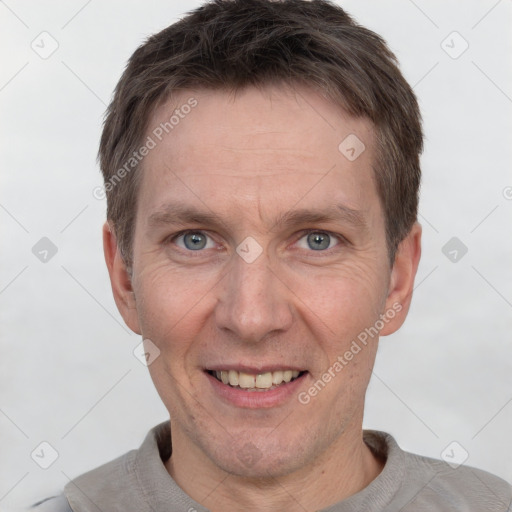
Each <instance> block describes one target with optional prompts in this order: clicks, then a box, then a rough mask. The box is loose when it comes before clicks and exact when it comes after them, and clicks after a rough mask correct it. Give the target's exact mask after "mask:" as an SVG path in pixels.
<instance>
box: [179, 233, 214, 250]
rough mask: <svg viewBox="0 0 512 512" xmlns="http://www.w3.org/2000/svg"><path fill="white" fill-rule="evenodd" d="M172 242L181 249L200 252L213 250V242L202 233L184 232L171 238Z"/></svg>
mask: <svg viewBox="0 0 512 512" xmlns="http://www.w3.org/2000/svg"><path fill="white" fill-rule="evenodd" d="M173 242H175V243H176V245H177V246H178V247H181V248H182V249H187V250H189V251H200V250H201V249H213V248H214V247H215V244H214V242H213V241H212V240H211V239H210V237H209V236H208V235H206V234H205V233H204V232H203V231H185V232H183V233H179V234H178V235H176V236H175V237H174V238H173Z"/></svg>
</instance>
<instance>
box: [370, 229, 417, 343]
mask: <svg viewBox="0 0 512 512" xmlns="http://www.w3.org/2000/svg"><path fill="white" fill-rule="evenodd" d="M420 256H421V225H420V224H419V223H418V222H416V223H414V225H413V227H412V228H411V231H409V234H408V235H407V236H406V237H405V238H404V239H403V240H402V241H401V242H400V244H399V245H398V248H397V251H396V255H395V262H394V264H393V269H392V270H391V276H390V280H389V289H388V296H387V299H386V305H385V310H384V311H383V314H384V315H386V316H387V318H389V321H388V322H387V323H386V324H385V326H384V328H383V329H382V330H381V332H380V335H381V336H387V335H388V334H392V333H394V332H395V331H397V330H398V329H399V328H400V327H401V326H402V324H403V323H404V321H405V319H406V317H407V313H408V312H409V306H410V305H411V299H412V292H413V288H414V278H415V277H416V271H417V270H418V265H419V262H420ZM391 312H392V314H388V313H391Z"/></svg>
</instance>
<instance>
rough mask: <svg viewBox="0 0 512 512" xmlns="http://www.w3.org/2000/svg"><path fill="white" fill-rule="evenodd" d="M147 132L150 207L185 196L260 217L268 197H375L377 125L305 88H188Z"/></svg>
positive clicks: (368, 201)
mask: <svg viewBox="0 0 512 512" xmlns="http://www.w3.org/2000/svg"><path fill="white" fill-rule="evenodd" d="M146 136H147V137H151V138H152V139H153V140H154V142H155V147H154V149H152V150H151V151H150V152H149V154H148V155H147V156H146V157H145V159H144V161H143V179H142V186H141V190H140V196H139V197H140V204H141V207H142V208H144V209H146V210H150V209H157V208H159V207H161V206H162V205H163V204H165V203H166V202H168V201H169V200H172V199H173V198H174V199H180V200H183V199H184V198H188V199H189V200H191V201H193V202H195V203H197V205H198V206H199V205H201V203H202V207H203V209H205V207H206V208H207V209H210V210H216V209H222V208H227V207H228V206H229V204H232V205H233V206H236V207H238V208H239V207H244V205H245V206H247V205H248V204H254V205H257V207H258V212H259V213H258V214H259V216H260V217H262V218H263V217H264V215H265V214H266V211H264V210H265V207H264V206H265V204H264V203H265V201H269V202H271V203H272V209H274V210H275V209H279V208H281V209H289V208H290V207H291V206H293V205H295V204H297V205H298V203H299V202H300V203H301V204H300V206H301V207H304V206H306V205H308V204H313V203H314V204H315V205H316V206H318V205H321V204H322V203H325V202H329V203H330V204H331V206H332V205H334V204H336V203H340V202H341V203H343V204H344V205H346V206H348V207H349V208H353V209H371V208H372V207H373V206H374V203H375V202H377V203H378V199H377V195H376V189H375V185H374V180H373V173H374V171H373V157H374V156H373V155H374V133H373V127H372V125H371V123H370V122H369V121H368V120H365V119H356V118H353V117H351V116H349V115H348V114H347V113H346V112H345V111H344V110H343V109H342V108H341V107H339V106H337V105H335V104H334V103H332V102H331V101H329V100H326V99H325V98H323V97H321V96H320V95H319V94H317V93H315V92H313V91H311V90H309V89H306V88H294V89H291V88H288V87H277V86H275V87H266V88H263V89H259V88H247V89H244V90H242V91H238V92H237V93H236V94H232V93H229V92H225V91H205V90H198V91H182V92H181V93H180V94H179V95H177V96H174V97H173V98H172V99H171V100H169V101H167V102H166V103H164V104H162V105H160V106H159V107H158V108H157V109H156V110H155V111H154V113H153V115H152V116H151V118H150V120H149V124H148V130H147V134H146ZM298 206H299V205H298ZM146 213H148V212H146ZM269 214H270V213H269Z"/></svg>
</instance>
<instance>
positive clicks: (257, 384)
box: [208, 370, 306, 391]
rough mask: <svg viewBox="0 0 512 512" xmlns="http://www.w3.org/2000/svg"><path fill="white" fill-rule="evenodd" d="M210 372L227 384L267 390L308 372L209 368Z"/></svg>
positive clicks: (247, 389) (245, 388)
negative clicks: (253, 371) (241, 370)
mask: <svg viewBox="0 0 512 512" xmlns="http://www.w3.org/2000/svg"><path fill="white" fill-rule="evenodd" d="M208 373H209V374H210V375H212V376H213V377H215V378H216V379H217V380H218V381H220V382H222V383H223V384H226V385H227V386H230V387H233V388H238V389H244V390H246V391H267V390H271V389H275V388H277V387H279V386H281V385H282V384H287V383H289V382H292V381H294V380H295V379H297V378H299V377H301V375H302V374H304V373H306V372H300V371H298V370H277V371H273V372H265V373H258V374H250V373H245V372H238V371H236V370H217V371H213V370H208Z"/></svg>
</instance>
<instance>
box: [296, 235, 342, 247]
mask: <svg viewBox="0 0 512 512" xmlns="http://www.w3.org/2000/svg"><path fill="white" fill-rule="evenodd" d="M297 244H298V245H299V247H300V248H301V249H312V250H313V251H325V250H327V249H332V248H333V247H335V246H336V245H338V244H339V239H337V237H335V236H333V235H331V234H330V233H327V232H325V231H309V232H308V233H306V234H305V235H304V236H302V238H300V239H299V240H298V241H297Z"/></svg>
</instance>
